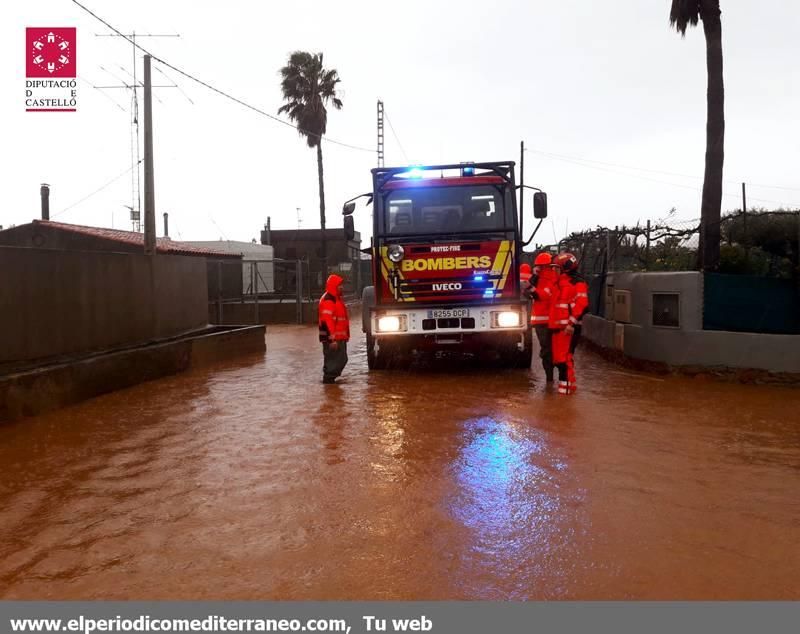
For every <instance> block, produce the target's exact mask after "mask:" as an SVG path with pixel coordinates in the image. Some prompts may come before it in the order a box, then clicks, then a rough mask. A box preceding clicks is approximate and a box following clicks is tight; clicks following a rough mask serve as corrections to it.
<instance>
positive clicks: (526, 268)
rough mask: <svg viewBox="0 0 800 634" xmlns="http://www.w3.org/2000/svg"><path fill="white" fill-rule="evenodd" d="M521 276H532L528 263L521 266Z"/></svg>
mask: <svg viewBox="0 0 800 634" xmlns="http://www.w3.org/2000/svg"><path fill="white" fill-rule="evenodd" d="M519 274H520V276H522V275H530V274H531V265H530V264H528V263H527V262H523V263H522V264H520V265H519Z"/></svg>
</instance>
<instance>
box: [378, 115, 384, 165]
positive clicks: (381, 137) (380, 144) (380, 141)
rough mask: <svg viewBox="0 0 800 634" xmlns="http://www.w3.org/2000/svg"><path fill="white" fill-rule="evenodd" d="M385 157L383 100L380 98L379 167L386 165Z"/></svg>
mask: <svg viewBox="0 0 800 634" xmlns="http://www.w3.org/2000/svg"><path fill="white" fill-rule="evenodd" d="M383 159H384V156H383V102H382V101H381V100H380V99H378V167H383V166H384V160H383Z"/></svg>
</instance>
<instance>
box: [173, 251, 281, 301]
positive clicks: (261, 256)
mask: <svg viewBox="0 0 800 634" xmlns="http://www.w3.org/2000/svg"><path fill="white" fill-rule="evenodd" d="M182 243H183V244H190V245H192V246H196V247H205V248H208V249H214V250H216V251H223V252H225V253H235V254H241V256H242V289H243V290H244V294H245V295H251V294H253V288H254V287H255V289H256V292H257V293H274V292H275V266H274V260H275V256H274V253H275V251H274V249H273V248H272V246H271V245H268V244H257V243H254V242H241V241H239V240H183V241H182ZM253 277H255V278H256V279H255V284H254V281H253Z"/></svg>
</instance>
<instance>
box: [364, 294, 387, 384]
mask: <svg viewBox="0 0 800 634" xmlns="http://www.w3.org/2000/svg"><path fill="white" fill-rule="evenodd" d="M374 305H375V287H374V286H366V287H364V291H363V292H362V293H361V330H362V331H363V332H364V333H366V335H367V367H368V368H369V369H370V370H385V369H386V353H385V352H383V353H381V352H380V350H376V349H375V337H373V336H372V319H370V308H371V307H372V306H374Z"/></svg>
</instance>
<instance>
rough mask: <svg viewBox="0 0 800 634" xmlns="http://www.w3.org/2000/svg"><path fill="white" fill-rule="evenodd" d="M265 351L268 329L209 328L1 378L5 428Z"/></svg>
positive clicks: (0, 406) (0, 417)
mask: <svg viewBox="0 0 800 634" xmlns="http://www.w3.org/2000/svg"><path fill="white" fill-rule="evenodd" d="M265 349H266V343H265V339H264V326H247V327H244V328H242V327H237V328H233V329H231V328H208V329H206V330H204V331H201V332H200V333H199V334H191V335H187V336H184V337H177V338H175V339H170V340H168V341H166V342H163V343H156V344H150V345H142V346H135V347H131V348H126V349H123V350H117V351H113V352H108V353H105V354H97V355H93V356H91V357H87V358H82V359H78V360H75V361H68V362H65V363H56V364H52V365H46V366H42V367H40V368H37V369H35V370H29V371H27V372H20V373H17V374H12V375H8V376H0V423H3V422H4V421H10V420H15V419H18V418H22V417H25V416H34V415H36V414H41V413H43V412H47V411H50V410H54V409H58V408H60V407H64V406H66V405H69V404H71V403H78V402H80V401H83V400H86V399H88V398H92V397H94V396H98V395H100V394H105V393H107V392H111V391H113V390H120V389H122V388H125V387H128V386H131V385H136V384H137V383H142V382H144V381H152V380H154V379H158V378H161V377H164V376H169V375H171V374H177V373H178V372H183V371H184V370H187V369H189V368H194V367H199V366H203V365H207V364H211V363H215V362H217V361H220V360H223V359H230V358H233V357H235V356H239V355H244V354H255V353H262V354H263V352H264V350H265Z"/></svg>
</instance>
